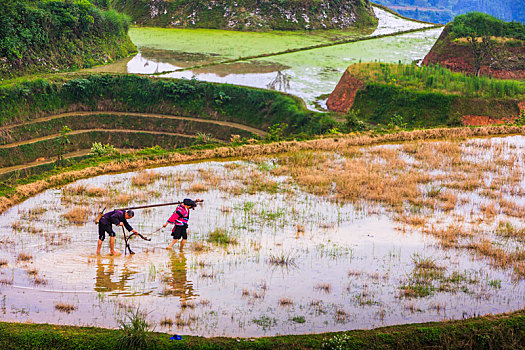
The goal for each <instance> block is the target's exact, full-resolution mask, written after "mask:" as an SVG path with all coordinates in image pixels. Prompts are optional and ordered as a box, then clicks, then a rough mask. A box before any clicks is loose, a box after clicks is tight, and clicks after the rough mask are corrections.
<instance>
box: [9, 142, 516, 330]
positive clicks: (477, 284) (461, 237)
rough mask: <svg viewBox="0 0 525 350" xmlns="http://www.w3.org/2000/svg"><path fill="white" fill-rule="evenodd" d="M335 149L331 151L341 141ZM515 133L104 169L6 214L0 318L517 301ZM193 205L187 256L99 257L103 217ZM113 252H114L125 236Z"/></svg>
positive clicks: (219, 326)
mask: <svg viewBox="0 0 525 350" xmlns="http://www.w3.org/2000/svg"><path fill="white" fill-rule="evenodd" d="M334 142H335V141H334ZM524 151H525V137H524V136H511V137H502V138H487V139H472V140H467V141H437V142H414V143H403V144H395V145H381V146H371V147H352V148H346V149H340V150H339V151H337V152H296V153H292V154H282V155H276V156H272V157H264V158H252V159H248V160H236V161H228V162H203V163H197V164H184V165H177V166H171V167H163V168H157V169H152V170H148V171H140V172H135V173H123V174H118V175H104V176H99V177H95V178H91V179H86V180H80V181H77V182H74V183H72V184H70V185H67V186H65V187H62V188H57V189H52V190H48V191H46V192H44V193H42V194H40V195H38V196H35V197H33V198H30V199H28V200H27V201H25V202H23V203H21V204H20V205H17V206H14V207H12V208H11V209H9V210H8V211H6V212H5V213H3V214H2V215H0V227H1V230H0V241H1V242H2V244H1V246H0V315H2V317H1V319H2V320H4V321H18V322H26V321H27V322H37V323H38V322H49V323H58V324H74V325H94V326H103V327H117V326H118V321H119V320H120V319H122V318H123V317H124V315H125V314H126V312H127V310H137V309H139V310H140V311H141V312H144V313H145V314H146V317H147V320H148V322H150V323H151V324H152V325H155V327H156V329H157V330H159V331H166V332H168V331H169V332H176V333H180V334H195V335H202V336H212V335H213V336H219V335H227V336H248V337H249V336H262V335H275V334H301V333H318V332H327V331H339V330H347V329H356V328H371V327H376V326H381V325H391V324H400V323H411V322H423V321H439V320H444V319H461V318H465V317H472V316H476V315H480V314H487V313H499V312H505V311H511V310H516V309H520V308H523V307H524V303H525V279H524V277H525V265H524V261H525V246H524V245H525V225H524V224H523V222H522V221H520V217H521V218H522V217H523V216H524V213H525V201H524V199H523V198H524V194H525V180H524V178H525V176H524V173H525V165H524V164H525V162H524V159H523V155H524V154H525V152H524ZM184 197H192V198H196V197H199V198H203V199H204V200H205V201H204V203H203V204H202V205H199V207H198V208H197V209H196V210H195V211H192V212H191V217H190V229H189V240H188V243H187V245H186V246H185V247H184V249H183V250H182V251H179V249H178V245H176V246H175V247H174V249H173V251H167V250H166V249H165V247H166V246H167V244H168V243H169V242H170V240H171V237H170V235H169V233H170V230H169V229H168V228H166V229H164V230H160V231H159V232H156V233H153V232H154V231H156V230H157V229H158V228H160V227H161V226H162V225H163V224H164V223H165V221H166V220H167V218H168V217H169V216H170V215H171V213H172V211H173V210H174V207H158V208H150V209H143V210H136V212H135V213H136V215H135V217H134V218H133V219H131V220H130V223H131V224H132V226H133V227H134V228H136V229H137V230H138V231H139V232H141V233H143V234H145V235H146V236H150V237H151V238H152V240H151V242H147V241H143V240H141V239H138V238H133V239H132V240H131V246H132V248H133V250H134V251H135V252H136V254H135V255H132V256H130V255H127V256H124V255H122V256H118V257H112V256H109V255H108V238H106V241H105V242H104V246H103V254H102V256H96V255H95V251H96V240H97V236H98V234H97V226H96V225H95V224H94V223H93V218H94V214H95V212H96V211H97V210H98V209H99V208H100V207H103V206H106V207H107V208H108V209H110V208H121V207H127V206H135V205H140V204H154V203H162V202H171V201H175V200H180V199H182V198H184ZM116 233H117V247H118V250H120V251H121V252H123V251H124V246H123V239H122V232H121V231H120V230H119V229H116Z"/></svg>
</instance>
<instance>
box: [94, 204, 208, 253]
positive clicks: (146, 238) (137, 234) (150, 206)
mask: <svg viewBox="0 0 525 350" xmlns="http://www.w3.org/2000/svg"><path fill="white" fill-rule="evenodd" d="M195 202H196V203H202V202H204V200H203V199H196V200H195ZM182 203H183V202H171V203H161V204H150V205H142V206H138V207H130V208H120V209H116V210H124V211H125V210H135V209H145V208H154V207H164V206H168V205H176V204H182ZM105 209H106V208H104V209H103V210H102V211H101V212H100V213H99V216H97V220H96V221H95V222H97V223H98V221H99V220H100V218H101V217H102V214H103V213H104V210H105ZM191 209H194V208H191ZM162 229H163V227H160V228H158V229H157V230H156V231H153V232H152V233H151V234H154V233H156V232H159V231H160V230H162ZM122 235H123V236H124V243H125V244H126V247H125V248H124V254H126V249H127V250H128V251H129V254H135V253H134V252H133V251H132V250H131V247H130V246H129V239H130V238H131V236H134V235H135V236H139V237H140V238H142V239H143V240H145V241H151V238H148V237H145V236H143V235H141V234H140V233H131V234H129V235H127V236H126V231H124V227H122Z"/></svg>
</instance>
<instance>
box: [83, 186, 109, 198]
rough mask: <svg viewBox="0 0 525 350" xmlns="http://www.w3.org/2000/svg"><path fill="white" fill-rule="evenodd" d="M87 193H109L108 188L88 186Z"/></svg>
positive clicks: (92, 194) (94, 195)
mask: <svg viewBox="0 0 525 350" xmlns="http://www.w3.org/2000/svg"><path fill="white" fill-rule="evenodd" d="M85 193H86V195H88V196H89V197H103V196H105V195H107V194H108V190H107V189H104V188H101V187H87V188H86V190H85Z"/></svg>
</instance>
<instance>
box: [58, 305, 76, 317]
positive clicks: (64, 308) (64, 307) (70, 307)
mask: <svg viewBox="0 0 525 350" xmlns="http://www.w3.org/2000/svg"><path fill="white" fill-rule="evenodd" d="M55 309H57V310H58V311H60V312H65V313H68V314H69V313H70V312H71V311H75V310H76V309H77V307H76V306H75V305H73V304H68V303H63V302H60V303H57V304H55Z"/></svg>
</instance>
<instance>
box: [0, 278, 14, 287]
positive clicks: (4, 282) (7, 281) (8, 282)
mask: <svg viewBox="0 0 525 350" xmlns="http://www.w3.org/2000/svg"><path fill="white" fill-rule="evenodd" d="M12 284H13V278H11V279H9V278H0V286H10V285H12Z"/></svg>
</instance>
